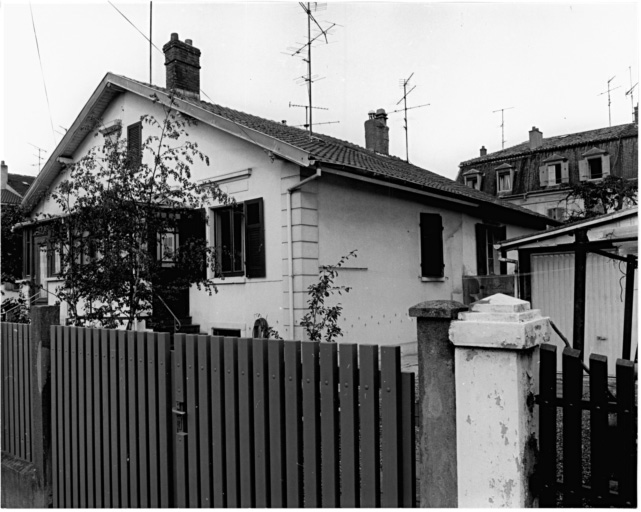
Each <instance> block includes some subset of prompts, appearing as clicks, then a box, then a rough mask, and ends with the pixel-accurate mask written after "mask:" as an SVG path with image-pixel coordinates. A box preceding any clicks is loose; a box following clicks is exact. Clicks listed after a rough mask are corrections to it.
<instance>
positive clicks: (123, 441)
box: [117, 331, 131, 508]
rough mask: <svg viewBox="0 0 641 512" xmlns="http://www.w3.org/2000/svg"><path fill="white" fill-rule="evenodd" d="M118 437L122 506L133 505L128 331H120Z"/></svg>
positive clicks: (118, 341)
mask: <svg viewBox="0 0 641 512" xmlns="http://www.w3.org/2000/svg"><path fill="white" fill-rule="evenodd" d="M117 336H118V340H117V345H118V420H119V421H118V438H119V442H120V452H119V454H118V461H119V465H120V506H121V507H123V508H128V507H131V502H130V500H129V460H128V459H129V457H128V453H129V448H128V446H127V437H128V436H127V426H128V423H129V418H128V415H127V412H128V411H127V402H128V398H129V397H128V393H127V390H128V386H127V357H128V355H127V332H126V331H118V333H117Z"/></svg>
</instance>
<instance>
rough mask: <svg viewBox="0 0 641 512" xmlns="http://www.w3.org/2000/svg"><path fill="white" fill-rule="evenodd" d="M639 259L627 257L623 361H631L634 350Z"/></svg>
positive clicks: (631, 256) (630, 255)
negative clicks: (636, 284)
mask: <svg viewBox="0 0 641 512" xmlns="http://www.w3.org/2000/svg"><path fill="white" fill-rule="evenodd" d="M636 266H637V258H636V256H634V255H633V254H628V255H627V257H626V269H625V303H624V310H623V354H622V356H621V358H622V359H628V360H630V352H631V350H632V315H633V312H634V269H635V268H636Z"/></svg>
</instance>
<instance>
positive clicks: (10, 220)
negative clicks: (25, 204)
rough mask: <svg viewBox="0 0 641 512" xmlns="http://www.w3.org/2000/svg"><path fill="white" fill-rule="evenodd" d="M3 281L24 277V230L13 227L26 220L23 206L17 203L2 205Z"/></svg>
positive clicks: (0, 218)
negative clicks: (14, 229)
mask: <svg viewBox="0 0 641 512" xmlns="http://www.w3.org/2000/svg"><path fill="white" fill-rule="evenodd" d="M0 220H1V224H2V234H1V237H2V239H1V247H2V282H3V283H15V282H16V280H17V279H20V278H21V277H22V232H21V231H19V230H16V231H12V229H13V227H14V226H15V225H16V224H17V223H19V222H22V221H24V220H25V215H24V211H23V209H22V207H21V206H20V205H17V204H8V205H3V206H2V213H1V214H0Z"/></svg>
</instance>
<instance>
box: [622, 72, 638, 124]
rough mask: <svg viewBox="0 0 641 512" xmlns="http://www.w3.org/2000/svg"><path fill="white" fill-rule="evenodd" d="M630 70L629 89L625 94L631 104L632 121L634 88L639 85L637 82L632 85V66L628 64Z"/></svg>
mask: <svg viewBox="0 0 641 512" xmlns="http://www.w3.org/2000/svg"><path fill="white" fill-rule="evenodd" d="M628 69H629V70H630V89H628V91H627V92H626V93H625V95H626V96H630V104H631V105H632V122H634V88H635V87H636V86H637V85H639V82H637V83H636V84H634V85H632V67H631V66H628Z"/></svg>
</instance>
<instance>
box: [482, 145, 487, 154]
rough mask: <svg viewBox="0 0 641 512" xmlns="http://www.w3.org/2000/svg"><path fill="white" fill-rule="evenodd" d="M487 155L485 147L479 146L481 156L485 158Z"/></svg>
mask: <svg viewBox="0 0 641 512" xmlns="http://www.w3.org/2000/svg"><path fill="white" fill-rule="evenodd" d="M486 155H487V149H485V146H481V156H486Z"/></svg>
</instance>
